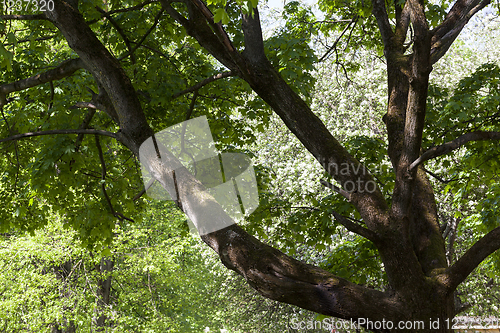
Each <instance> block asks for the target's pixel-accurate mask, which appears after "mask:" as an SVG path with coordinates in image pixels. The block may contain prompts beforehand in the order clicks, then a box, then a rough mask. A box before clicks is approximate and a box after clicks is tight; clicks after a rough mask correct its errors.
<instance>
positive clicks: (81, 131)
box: [0, 129, 118, 142]
mask: <svg viewBox="0 0 500 333" xmlns="http://www.w3.org/2000/svg"><path fill="white" fill-rule="evenodd" d="M54 134H98V135H103V136H109V137H111V138H115V139H118V135H117V134H116V133H111V132H108V131H103V130H96V129H69V130H48V131H39V132H28V133H22V134H16V135H13V136H9V137H8V138H5V139H0V142H7V141H14V140H19V139H25V138H31V137H34V136H41V135H54Z"/></svg>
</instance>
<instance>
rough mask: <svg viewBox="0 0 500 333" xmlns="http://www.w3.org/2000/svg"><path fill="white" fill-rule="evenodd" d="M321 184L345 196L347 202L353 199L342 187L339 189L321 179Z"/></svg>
mask: <svg viewBox="0 0 500 333" xmlns="http://www.w3.org/2000/svg"><path fill="white" fill-rule="evenodd" d="M319 182H320V184H321V185H323V186H325V187H328V188H329V189H331V190H333V191H335V192H337V193H339V194H341V195H342V196H344V197H345V198H346V199H347V200H350V198H351V193H349V192H347V191H346V190H343V189H341V188H340V187H337V186H335V185H333V184H332V183H330V182H328V181H326V180H324V179H321V180H320V181H319Z"/></svg>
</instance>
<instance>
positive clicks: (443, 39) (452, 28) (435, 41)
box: [431, 0, 491, 64]
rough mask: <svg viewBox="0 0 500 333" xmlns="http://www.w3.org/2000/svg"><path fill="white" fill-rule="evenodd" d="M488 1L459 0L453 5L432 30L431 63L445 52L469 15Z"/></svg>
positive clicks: (468, 18)
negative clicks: (441, 21)
mask: <svg viewBox="0 0 500 333" xmlns="http://www.w3.org/2000/svg"><path fill="white" fill-rule="evenodd" d="M490 2H491V0H459V1H457V2H456V3H455V4H454V5H453V7H452V8H451V10H450V11H449V12H448V14H447V15H446V18H445V19H444V21H443V23H441V24H440V25H439V26H438V27H436V28H435V29H434V30H433V31H432V33H433V36H432V48H431V64H434V63H436V62H437V61H438V60H439V59H441V57H442V56H443V55H445V54H446V51H448V49H449V48H450V46H451V44H453V42H454V41H455V39H456V38H457V37H458V35H459V34H460V32H461V31H462V29H463V28H464V26H465V25H466V24H467V23H468V22H469V20H470V19H471V17H472V16H474V15H475V14H476V13H477V12H479V11H480V10H481V9H483V8H484V7H486V6H487V5H488V4H490Z"/></svg>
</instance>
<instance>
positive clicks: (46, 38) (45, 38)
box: [3, 35, 57, 46]
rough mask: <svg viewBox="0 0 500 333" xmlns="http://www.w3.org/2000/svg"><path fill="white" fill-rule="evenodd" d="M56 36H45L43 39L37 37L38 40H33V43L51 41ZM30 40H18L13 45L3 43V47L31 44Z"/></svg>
mask: <svg viewBox="0 0 500 333" xmlns="http://www.w3.org/2000/svg"><path fill="white" fill-rule="evenodd" d="M56 36H57V35H50V36H45V37H38V38H35V39H34V41H35V42H41V41H44V40H49V39H53V38H55V37H56ZM31 41H32V40H31V39H29V38H26V39H21V40H18V41H16V42H15V43H5V44H3V45H4V46H8V45H9V46H11V45H18V44H22V43H27V42H31Z"/></svg>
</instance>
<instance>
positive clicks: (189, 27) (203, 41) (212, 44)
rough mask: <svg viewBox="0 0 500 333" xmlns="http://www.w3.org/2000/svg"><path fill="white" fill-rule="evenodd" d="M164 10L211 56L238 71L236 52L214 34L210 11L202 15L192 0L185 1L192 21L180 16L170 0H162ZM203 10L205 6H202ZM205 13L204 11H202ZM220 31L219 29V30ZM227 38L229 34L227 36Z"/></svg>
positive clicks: (220, 37)
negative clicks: (208, 21)
mask: <svg viewBox="0 0 500 333" xmlns="http://www.w3.org/2000/svg"><path fill="white" fill-rule="evenodd" d="M160 2H161V5H162V7H163V9H164V10H165V11H166V12H167V13H168V14H169V15H170V16H171V17H172V18H173V19H174V20H176V21H177V22H178V23H179V24H181V25H182V26H183V27H184V29H186V32H187V33H188V34H189V35H190V36H192V37H193V38H195V39H196V40H197V41H198V42H199V43H200V45H201V46H202V47H204V48H205V49H206V50H207V51H208V52H209V53H210V54H212V55H213V56H214V57H215V58H216V59H217V60H219V61H220V62H221V63H222V64H223V65H224V66H226V67H227V68H229V69H231V70H237V68H238V67H237V66H236V63H235V61H234V59H233V58H234V56H233V54H232V53H234V52H236V50H235V49H234V47H232V44H231V43H230V44H231V45H230V46H229V48H228V45H227V42H224V41H223V39H224V38H223V37H222V36H220V35H217V34H216V33H214V31H213V30H212V28H211V27H210V25H209V24H208V23H207V20H210V21H211V23H212V25H215V23H213V19H212V18H211V17H213V16H210V15H211V13H210V14H209V12H210V11H209V10H208V8H207V10H208V12H207V10H205V11H204V14H203V13H200V10H202V9H200V7H197V6H195V5H194V4H193V3H191V1H190V0H185V3H186V5H187V6H188V8H190V15H192V16H191V17H190V19H189V20H188V19H186V18H185V17H184V16H182V15H181V14H179V12H177V11H176V10H175V9H174V8H173V7H172V6H171V4H170V3H171V2H170V1H169V0H160ZM198 4H199V3H198ZM200 6H201V8H203V6H204V5H200ZM202 11H203V10H202ZM217 29H218V28H217ZM225 35H226V36H227V34H225Z"/></svg>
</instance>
